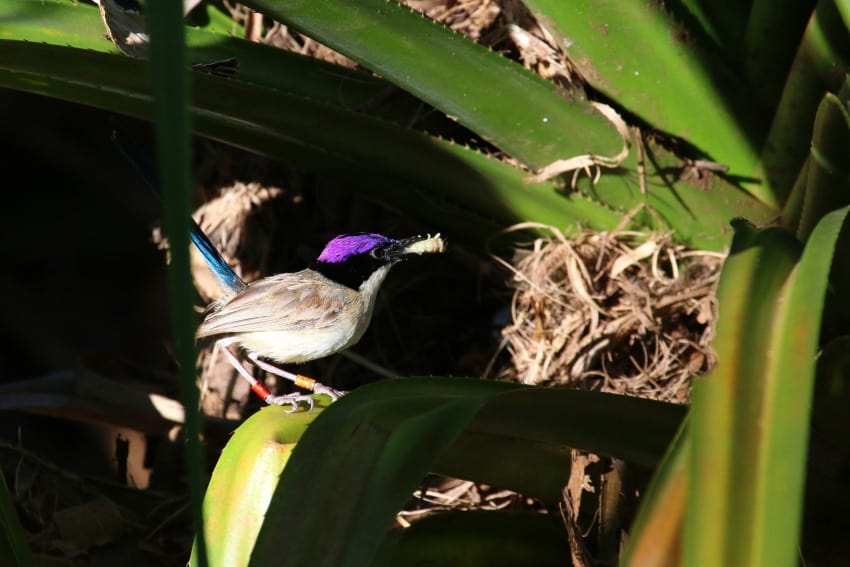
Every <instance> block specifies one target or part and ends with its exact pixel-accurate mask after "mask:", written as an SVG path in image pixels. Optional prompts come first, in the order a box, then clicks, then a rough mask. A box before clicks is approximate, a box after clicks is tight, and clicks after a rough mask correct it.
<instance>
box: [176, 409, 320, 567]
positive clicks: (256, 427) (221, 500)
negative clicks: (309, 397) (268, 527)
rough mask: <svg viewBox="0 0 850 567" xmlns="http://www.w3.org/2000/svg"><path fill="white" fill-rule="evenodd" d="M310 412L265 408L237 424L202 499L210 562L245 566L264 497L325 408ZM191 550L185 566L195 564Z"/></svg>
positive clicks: (264, 505)
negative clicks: (190, 556) (305, 433)
mask: <svg viewBox="0 0 850 567" xmlns="http://www.w3.org/2000/svg"><path fill="white" fill-rule="evenodd" d="M326 404H327V398H326V397H324V396H317V398H316V406H315V408H314V409H313V411H311V412H296V413H292V414H288V413H286V410H285V409H284V408H282V407H280V406H268V407H265V408H263V409H261V410H260V411H258V412H257V413H255V414H254V415H252V416H251V417H249V418H248V419H247V420H246V421H245V422H244V423H243V424H242V425H240V426H239V427H238V428H237V429H236V432H235V433H234V434H233V437H231V439H230V440H229V441H228V442H227V446H225V448H224V451H222V453H221V457H219V460H218V463H216V467H215V470H214V471H213V475H212V478H210V482H209V486H208V487H207V493H206V496H205V497H204V534H205V536H206V541H207V552H208V558H209V562H210V564H211V565H247V564H248V561H249V560H250V558H251V553H252V552H253V549H254V544H255V542H256V540H257V534H258V533H259V532H260V528H261V527H262V524H263V520H264V518H265V514H266V510H267V509H268V505H269V500H270V499H271V496H272V494H274V490H275V487H276V486H277V483H278V479H279V477H280V473H281V471H282V470H283V467H284V466H285V465H286V462H287V461H288V460H289V456H290V454H291V453H292V449H293V448H294V447H295V444H296V443H297V442H298V440H299V439H300V438H301V436H302V435H303V434H304V431H306V429H307V427H308V426H309V425H310V424H311V423H312V422H313V420H315V419H316V418H317V417H318V416H319V415H321V413H322V411H323V410H324V408H325V407H326ZM197 560H198V558H197V556H196V550H194V549H193V553H192V558H191V561H190V564H191V565H192V566H193V567H195V566H196V565H197Z"/></svg>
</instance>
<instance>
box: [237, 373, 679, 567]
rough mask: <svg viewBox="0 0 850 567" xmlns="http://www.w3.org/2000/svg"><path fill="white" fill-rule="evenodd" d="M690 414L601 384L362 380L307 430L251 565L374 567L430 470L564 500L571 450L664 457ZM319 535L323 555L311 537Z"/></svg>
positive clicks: (645, 458) (635, 458)
mask: <svg viewBox="0 0 850 567" xmlns="http://www.w3.org/2000/svg"><path fill="white" fill-rule="evenodd" d="M684 411H685V408H683V407H681V406H674V405H670V404H664V403H660V402H653V401H649V400H640V399H634V398H627V397H624V396H615V395H611V394H602V393H598V392H580V391H571V390H550V389H542V388H529V387H525V386H520V385H517V384H507V383H500V382H491V381H484V380H468V379H459V378H416V379H399V380H390V381H386V382H381V383H376V384H370V385H367V386H364V387H361V388H358V389H357V390H356V391H354V392H352V393H350V394H348V395H346V396H345V397H344V398H343V399H342V400H340V401H339V402H336V403H335V404H333V405H332V406H331V407H330V408H328V409H327V410H325V411H324V412H323V414H322V416H321V418H320V419H317V420H316V421H315V422H314V423H313V424H312V426H311V427H310V428H309V429H307V431H306V432H305V434H304V436H303V437H302V438H301V440H300V442H299V443H298V445H297V447H296V448H295V451H294V452H293V455H292V458H291V459H290V460H289V462H288V464H287V466H286V468H285V469H284V472H283V474H282V475H281V479H280V483H279V484H278V487H277V490H276V491H275V494H274V496H273V497H272V500H271V503H270V504H269V508H268V511H267V513H266V520H265V523H264V525H263V528H262V530H261V532H260V535H259V536H258V539H257V546H256V549H255V550H254V553H253V555H252V562H255V563H256V564H258V565H263V564H267V563H268V562H270V561H272V560H273V559H274V558H279V557H281V556H282V555H283V556H286V557H287V558H288V559H289V560H290V561H291V562H293V563H295V564H298V563H305V562H310V563H315V564H318V565H363V564H365V563H366V562H367V561H368V560H369V559H370V558H371V557H372V556H373V555H374V553H375V552H376V550H377V546H378V544H379V542H380V541H381V539H382V538H383V537H384V534H385V531H386V529H387V527H388V526H389V525H390V523H391V521H392V518H393V516H394V514H395V513H396V512H397V511H398V510H399V509H401V507H402V506H403V505H404V503H405V502H406V501H407V500H408V499H409V498H410V495H411V493H412V491H413V490H414V489H415V488H416V486H417V485H418V484H419V483H420V481H421V479H422V478H423V477H424V476H425V474H426V473H427V472H429V471H434V472H440V473H444V474H452V475H456V476H460V477H461V478H469V479H473V480H486V481H488V482H495V483H497V484H496V486H500V487H504V488H514V489H519V490H528V492H527V493H529V494H532V495H538V496H542V497H545V498H547V499H550V500H555V499H559V498H560V493H561V489H562V487H563V485H564V484H565V483H566V480H567V478H568V475H569V462H570V455H569V447H578V448H582V449H586V450H592V451H596V452H601V453H605V454H616V455H618V456H620V457H623V458H625V459H628V460H633V461H636V462H641V463H655V462H657V460H658V459H659V458H660V457H661V455H662V454H663V451H664V448H665V447H666V446H667V444H668V443H669V440H670V439H671V438H672V436H673V433H674V432H675V430H676V428H677V427H678V425H679V423H680V422H681V419H682V416H683V414H684ZM281 426H282V425H281ZM272 431H273V430H269V431H267V432H266V433H265V435H266V436H268V435H272ZM529 456H531V458H528V457H529ZM479 475H481V477H484V478H480V479H479V478H478V477H479ZM318 533H320V534H322V545H321V552H319V551H318V548H317V546H316V541H315V539H314V537H313V535H312V534H318ZM280 534H286V538H285V539H284V540H281V537H280Z"/></svg>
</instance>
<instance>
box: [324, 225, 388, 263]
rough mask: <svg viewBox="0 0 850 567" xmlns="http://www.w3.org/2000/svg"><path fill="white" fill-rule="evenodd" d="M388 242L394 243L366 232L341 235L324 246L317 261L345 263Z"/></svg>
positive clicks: (384, 237) (378, 235)
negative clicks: (354, 256)
mask: <svg viewBox="0 0 850 567" xmlns="http://www.w3.org/2000/svg"><path fill="white" fill-rule="evenodd" d="M390 242H394V241H393V239H392V238H387V237H386V236H382V235H380V234H374V233H368V232H363V233H360V234H343V235H340V236H337V237H336V238H334V239H333V240H331V241H330V242H328V243H327V244H326V245H325V249H324V250H322V253H321V254H319V258H318V260H319V262H327V263H329V264H338V263H339V262H345V261H346V260H347V259H348V258H350V257H351V256H353V255H355V254H362V253H364V252H368V251H369V250H371V249H372V248H374V247H375V246H379V245H381V244H389V243H390Z"/></svg>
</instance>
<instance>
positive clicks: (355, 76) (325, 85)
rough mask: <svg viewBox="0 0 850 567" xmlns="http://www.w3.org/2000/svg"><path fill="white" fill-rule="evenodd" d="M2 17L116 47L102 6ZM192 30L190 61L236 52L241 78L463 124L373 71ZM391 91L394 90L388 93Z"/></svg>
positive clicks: (52, 3) (345, 104) (402, 116)
mask: <svg viewBox="0 0 850 567" xmlns="http://www.w3.org/2000/svg"><path fill="white" fill-rule="evenodd" d="M0 21H5V22H12V24H11V25H8V26H4V27H3V28H2V29H0V39H10V40H26V41H33V42H35V41H42V42H45V43H49V44H54V45H67V46H73V47H78V48H84V49H93V50H95V51H101V52H105V53H117V49H116V48H115V46H114V45H113V43H112V42H111V41H109V40H107V39H106V38H105V37H104V30H105V28H104V25H103V22H102V20H101V17H100V13H99V11H98V9H97V6H93V5H86V4H81V3H72V2H69V1H67V0H65V1H63V0H43V1H41V2H32V1H31V0H6V1H5V2H3V3H0ZM185 32H186V45H187V47H188V60H189V62H191V63H203V62H212V61H218V60H222V59H227V58H235V59H236V61H237V62H238V70H237V72H236V78H237V79H238V80H239V81H240V82H245V83H251V84H255V85H258V86H261V87H269V88H272V89H277V90H281V91H283V92H286V93H290V94H294V95H298V96H302V97H305V98H309V99H311V100H314V101H317V102H323V103H326V104H331V105H336V106H340V107H342V108H344V109H347V110H351V111H358V112H364V113H366V114H371V115H375V116H380V117H381V118H383V119H385V120H390V121H394V122H398V123H402V124H407V125H411V126H415V127H417V128H419V129H427V130H428V131H431V132H447V133H450V132H452V131H453V130H454V131H456V130H458V128H457V125H456V124H454V123H453V122H451V121H449V120H448V119H447V118H445V116H443V115H441V114H439V113H435V112H428V113H423V112H421V106H422V103H421V101H419V100H418V99H416V98H414V97H412V96H410V95H408V94H406V93H404V92H402V91H399V89H397V88H395V87H394V86H393V85H391V84H390V83H388V82H386V81H384V80H383V79H380V78H378V77H375V76H373V75H370V74H367V73H363V72H360V71H356V70H353V69H349V68H347V67H340V66H338V65H332V64H330V63H326V62H324V61H320V60H318V59H315V58H312V57H306V56H303V55H298V54H296V53H292V52H290V51H285V50H282V49H277V48H275V47H271V46H268V45H265V44H260V43H255V42H251V41H245V40H242V39H239V38H237V37H233V36H230V35H226V34H222V33H215V32H213V31H210V30H209V29H206V28H193V27H186V28H185ZM389 93H392V94H393V96H387V95H388V94H389ZM377 101H380V104H378V103H377ZM420 115H421V117H420V118H417V116H420Z"/></svg>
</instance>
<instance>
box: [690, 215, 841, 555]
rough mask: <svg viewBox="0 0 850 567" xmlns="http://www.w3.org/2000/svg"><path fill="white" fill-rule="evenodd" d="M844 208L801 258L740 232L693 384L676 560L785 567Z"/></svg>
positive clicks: (791, 246) (770, 233) (761, 234)
mask: <svg viewBox="0 0 850 567" xmlns="http://www.w3.org/2000/svg"><path fill="white" fill-rule="evenodd" d="M846 214H847V209H842V210H839V211H835V212H833V213H830V214H828V215H827V216H825V217H824V218H823V220H822V221H821V222H820V223H818V225H817V227H816V228H815V230H814V231H813V232H812V235H811V237H810V239H809V241H808V242H807V244H806V247H805V250H803V252H802V255H800V251H799V245H798V244H797V242H796V241H795V240H793V239H792V238H791V237H790V235H789V234H788V233H785V232H783V231H781V230H780V229H768V230H764V231H755V230H754V229H752V228H748V227H744V228H743V229H742V230H741V231H740V233H739V234H738V235H736V239H735V241H734V242H733V250H732V253H731V254H730V257H729V259H728V260H727V262H726V265H725V266H724V273H723V276H722V278H721V282H720V287H719V289H718V300H719V316H720V319H719V322H718V329H717V337H716V340H715V349H716V352H717V356H718V365H717V367H716V368H715V370H714V371H713V372H712V373H711V374H710V375H709V376H708V377H706V378H704V379H702V380H700V381H698V382H697V383H696V385H695V388H694V393H693V397H692V401H693V406H692V411H691V425H692V431H693V438H692V445H691V447H692V448H691V454H692V457H691V459H690V463H689V467H690V471H691V472H690V481H689V500H688V505H687V512H686V521H685V562H686V564H689V565H700V566H703V565H705V566H711V565H770V566H774V565H796V550H797V547H798V545H799V537H800V522H801V520H800V518H801V514H802V499H803V485H804V479H805V462H806V450H807V443H808V430H809V427H808V424H809V411H810V405H811V399H812V382H813V379H814V372H815V359H816V354H817V344H818V337H819V333H820V323H821V317H822V312H821V309H820V308H819V306H820V305H822V302H823V298H824V295H825V293H826V286H827V281H828V275H829V269H830V266H831V263H832V257H833V252H834V248H835V243H836V240H837V238H838V234H839V232H840V230H841V228H842V226H843V223H844V221H845V218H846Z"/></svg>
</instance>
